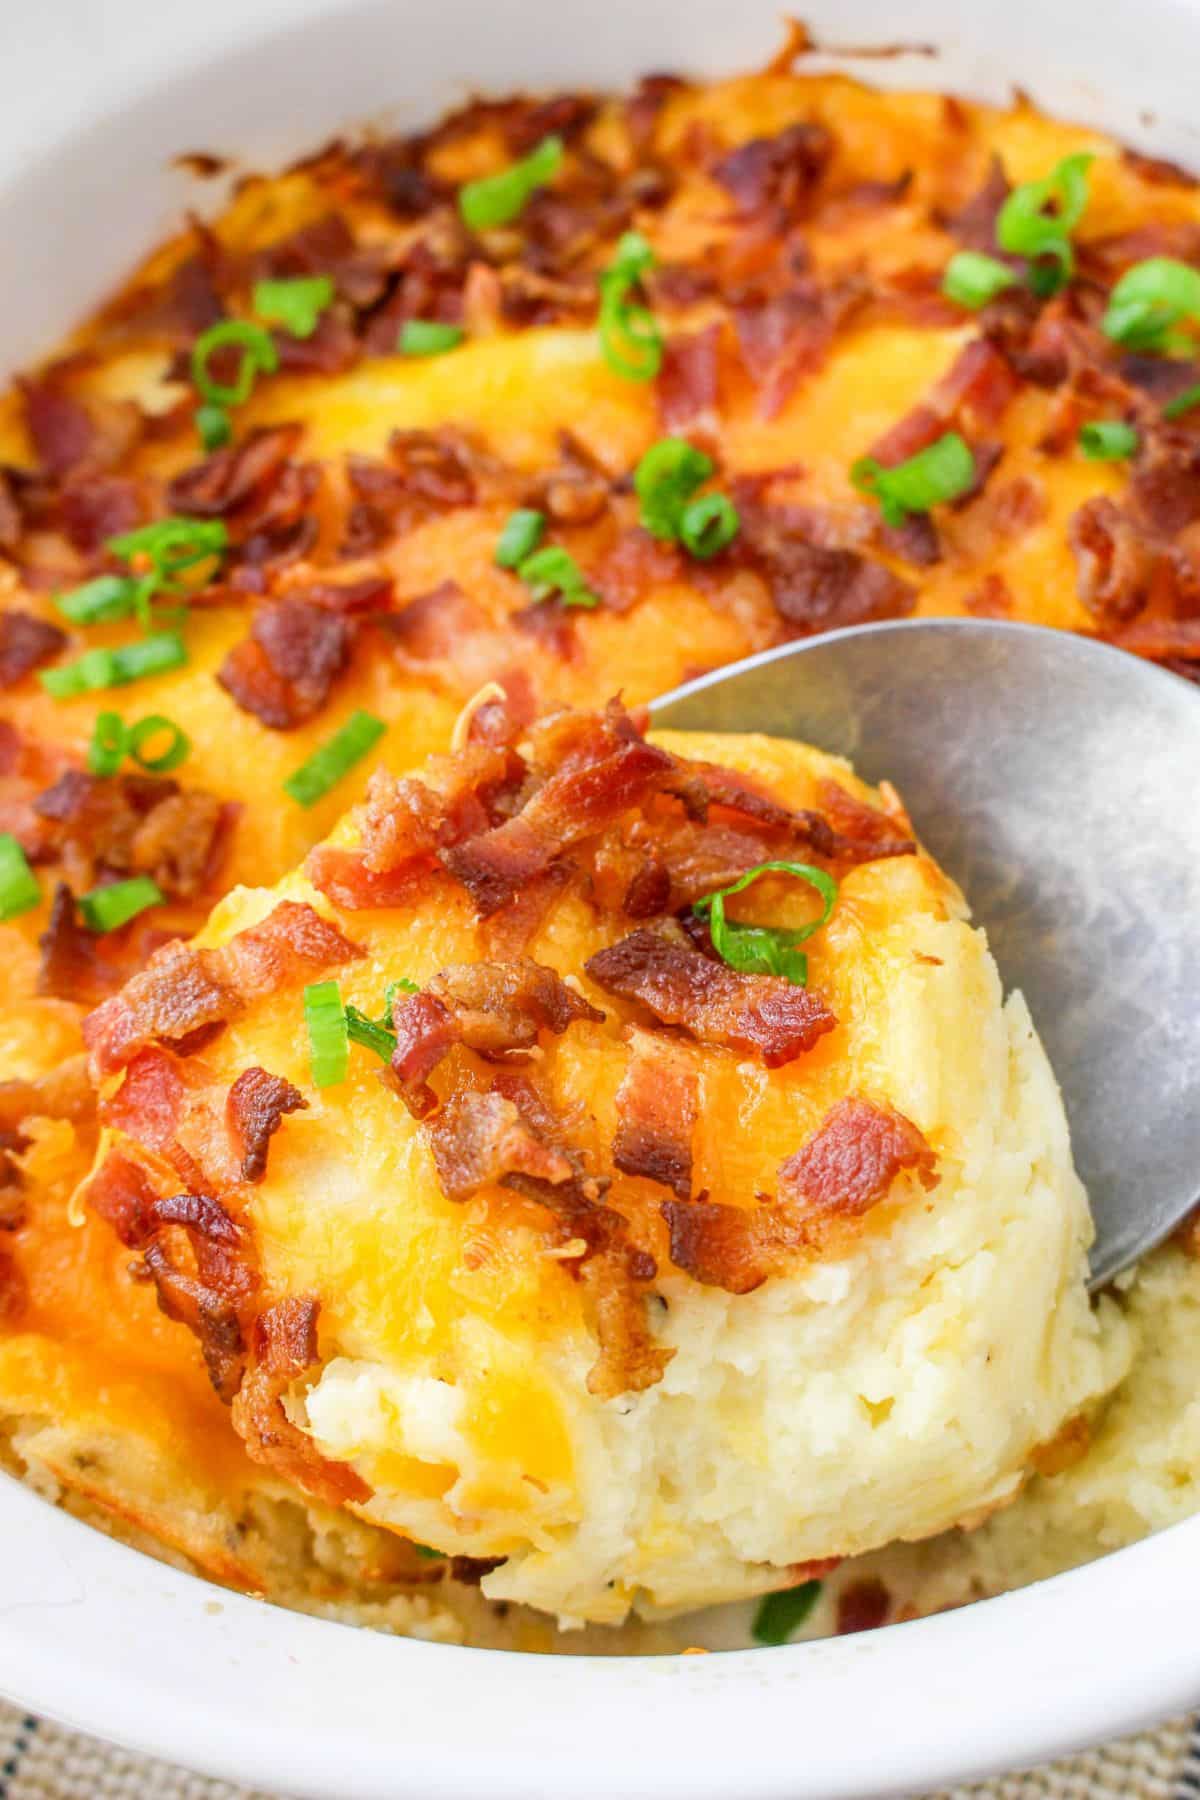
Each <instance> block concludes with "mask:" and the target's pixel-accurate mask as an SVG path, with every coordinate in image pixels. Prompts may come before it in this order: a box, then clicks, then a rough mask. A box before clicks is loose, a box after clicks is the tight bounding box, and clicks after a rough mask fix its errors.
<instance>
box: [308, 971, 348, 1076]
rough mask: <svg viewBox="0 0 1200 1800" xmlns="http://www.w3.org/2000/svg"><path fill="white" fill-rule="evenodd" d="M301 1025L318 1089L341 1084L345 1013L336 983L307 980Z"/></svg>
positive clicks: (344, 1059) (345, 1050) (345, 1044)
mask: <svg viewBox="0 0 1200 1800" xmlns="http://www.w3.org/2000/svg"><path fill="white" fill-rule="evenodd" d="M304 1024H305V1028H306V1030H307V1032H308V1057H309V1064H310V1066H311V1068H312V1078H313V1081H314V1083H315V1084H316V1086H317V1087H319V1088H324V1087H334V1086H335V1085H336V1084H337V1083H338V1082H339V1081H345V1079H346V1070H347V1068H348V1067H349V1062H350V1040H349V1038H348V1037H347V1035H346V1014H345V1010H344V1008H343V1006H342V995H341V990H340V989H339V987H338V984H337V982H336V981H310V982H309V984H308V986H307V987H306V988H305V990H304Z"/></svg>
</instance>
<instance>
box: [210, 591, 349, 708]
mask: <svg viewBox="0 0 1200 1800" xmlns="http://www.w3.org/2000/svg"><path fill="white" fill-rule="evenodd" d="M352 630H353V627H352V626H351V624H350V622H349V620H348V619H346V618H345V617H343V616H342V615H341V614H340V613H338V612H335V611H333V610H332V609H330V608H329V607H327V606H324V605H322V604H320V603H319V602H317V601H313V600H304V599H300V598H298V597H295V596H293V595H285V596H284V597H283V598H282V599H279V600H268V601H266V602H265V604H264V605H262V606H260V607H259V608H258V609H257V611H256V612H255V615H254V622H253V624H252V625H251V627H250V636H249V637H248V638H245V639H243V641H242V642H241V643H240V644H235V645H234V647H233V649H232V650H231V651H230V652H229V654H228V656H227V657H226V658H225V661H224V662H223V663H222V665H221V669H220V673H219V674H218V676H217V679H218V681H219V682H220V683H221V686H222V687H223V688H224V689H225V691H226V692H227V693H228V694H231V695H232V696H233V698H234V700H236V702H237V704H238V705H239V706H240V707H241V709H242V711H243V712H248V713H253V714H254V716H255V718H257V719H261V720H262V722H263V724H264V725H268V726H270V728H271V730H272V731H291V730H293V729H294V728H295V727H296V726H297V725H302V724H303V723H304V722H305V720H306V719H311V718H312V717H313V715H314V714H315V713H318V712H320V710H321V708H322V707H323V706H324V704H325V702H326V700H327V699H328V698H329V694H330V690H331V689H332V687H333V684H334V682H335V681H336V679H337V677H338V676H339V675H340V674H341V673H342V671H343V670H344V669H345V667H346V664H347V661H348V660H349V655H350V644H351V638H352Z"/></svg>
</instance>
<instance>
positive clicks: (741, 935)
mask: <svg viewBox="0 0 1200 1800" xmlns="http://www.w3.org/2000/svg"><path fill="white" fill-rule="evenodd" d="M760 875H792V876H794V877H795V878H796V880H798V881H806V882H807V883H808V885H809V886H810V887H814V888H816V890H817V892H818V894H820V896H821V898H822V900H823V901H824V903H825V904H824V907H823V909H822V912H821V916H820V918H819V919H815V920H813V922H812V923H811V924H809V925H799V926H782V925H780V926H769V925H739V924H738V923H737V922H736V921H735V920H733V919H727V918H726V916H725V902H726V900H727V899H729V898H730V896H731V895H733V894H740V893H741V891H742V889H743V888H748V887H749V886H750V884H751V882H753V881H757V880H758V878H759V876H760ZM837 892H838V889H837V882H836V881H835V880H834V879H833V876H832V875H828V874H826V872H825V870H824V869H814V868H813V867H812V865H811V864H810V863H798V862H764V863H758V864H756V865H755V867H754V868H753V869H747V871H746V873H745V874H744V875H742V876H740V877H739V879H738V880H737V881H732V882H730V884H729V886H728V887H723V888H718V889H717V891H716V893H715V894H706V895H705V896H704V898H703V899H702V900H697V901H696V903H695V905H694V906H693V907H692V911H693V912H694V913H695V914H696V916H697V918H701V919H704V918H707V919H708V922H709V929H710V931H711V933H712V943H713V949H714V950H715V951H716V953H717V955H718V956H719V957H720V958H721V960H722V962H725V963H728V964H729V967H730V968H731V969H738V970H740V971H741V973H742V974H744V975H779V976H781V977H782V978H783V980H784V981H790V982H791V983H792V985H793V987H803V986H804V984H805V983H806V981H807V980H808V958H807V956H805V955H804V954H803V952H802V951H801V950H800V948H799V946H800V945H801V944H803V943H805V942H806V941H807V939H809V938H810V937H812V936H813V934H814V933H815V932H818V931H820V930H821V928H822V926H824V925H827V924H828V923H829V920H830V918H831V916H832V914H833V909H834V906H835V904H836V902H837Z"/></svg>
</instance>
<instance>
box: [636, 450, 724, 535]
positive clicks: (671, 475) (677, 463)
mask: <svg viewBox="0 0 1200 1800" xmlns="http://www.w3.org/2000/svg"><path fill="white" fill-rule="evenodd" d="M713 466H714V465H713V460H712V457H711V456H706V455H705V453H704V451H703V450H697V448H696V446H695V445H694V444H689V443H688V441H687V439H686V438H680V437H665V438H660V439H659V440H658V442H657V443H656V444H651V446H650V448H649V450H647V451H646V454H645V455H644V456H643V457H642V459H641V461H640V462H639V463H638V466H637V468H636V469H635V470H634V472H633V487H634V492H635V493H636V494H637V497H638V516H639V518H640V520H641V523H642V525H643V527H644V528H645V530H647V531H648V532H649V533H650V534H651V536H652V537H656V538H667V539H672V540H673V539H675V538H677V537H678V536H679V527H680V521H681V519H682V516H683V509H684V507H685V506H686V504H687V502H688V501H689V500H690V499H691V497H692V495H693V494H694V493H695V491H696V489H697V488H698V487H699V486H700V485H701V483H702V482H705V481H707V480H708V478H709V476H710V475H711V474H712V472H713Z"/></svg>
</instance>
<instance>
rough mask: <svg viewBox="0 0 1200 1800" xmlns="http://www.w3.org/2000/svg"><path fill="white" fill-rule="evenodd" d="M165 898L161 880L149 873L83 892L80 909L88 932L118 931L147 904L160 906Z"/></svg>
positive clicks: (148, 905)
mask: <svg viewBox="0 0 1200 1800" xmlns="http://www.w3.org/2000/svg"><path fill="white" fill-rule="evenodd" d="M164 898H165V896H164V895H163V892H162V889H161V888H160V887H159V886H158V883H157V882H155V881H151V879H150V877H149V876H148V875H134V876H133V877H132V878H131V879H130V880H129V881H114V882H112V883H111V884H110V885H109V886H108V887H98V888H93V889H92V891H91V893H90V894H80V896H79V910H80V912H81V913H82V915H83V922H84V924H85V925H86V926H87V928H88V930H89V931H95V932H105V931H116V930H118V928H119V927H120V926H122V925H128V923H129V921H130V919H136V918H137V916H138V914H139V913H143V912H145V911H146V909H147V908H148V907H151V906H161V905H162V904H163V900H164Z"/></svg>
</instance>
